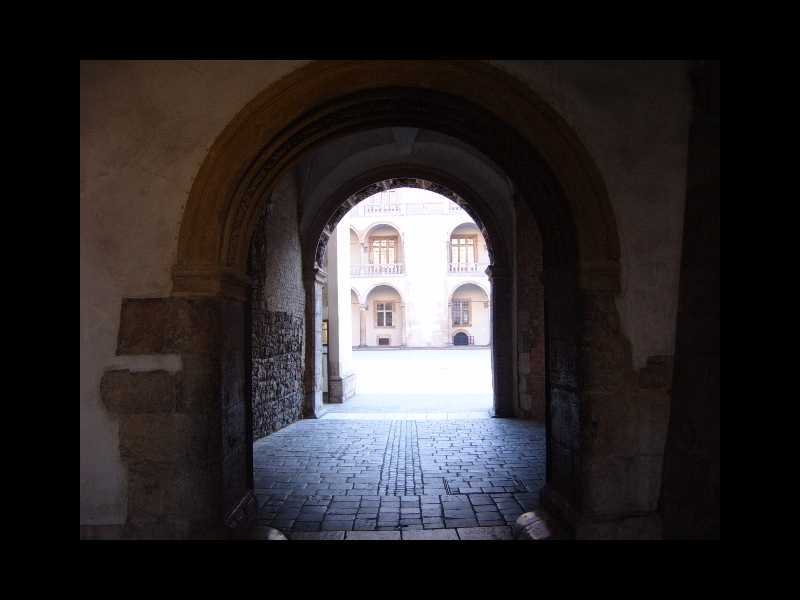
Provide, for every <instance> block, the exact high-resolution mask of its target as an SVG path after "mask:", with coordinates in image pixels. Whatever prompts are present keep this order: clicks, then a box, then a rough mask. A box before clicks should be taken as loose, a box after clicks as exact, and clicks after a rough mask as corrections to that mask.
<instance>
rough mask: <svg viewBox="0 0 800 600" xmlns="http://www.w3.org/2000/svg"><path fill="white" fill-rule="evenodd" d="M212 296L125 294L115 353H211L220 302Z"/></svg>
mask: <svg viewBox="0 0 800 600" xmlns="http://www.w3.org/2000/svg"><path fill="white" fill-rule="evenodd" d="M224 302H233V301H230V300H219V299H212V298H203V299H195V298H192V299H189V298H125V299H123V301H122V308H121V314H120V327H119V335H118V338H117V354H170V353H183V352H189V353H204V354H205V353H215V352H218V351H219V349H218V347H217V343H218V342H219V337H220V329H221V311H220V308H221V305H222V304H223V303H224Z"/></svg>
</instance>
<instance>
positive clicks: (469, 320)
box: [450, 298, 472, 327]
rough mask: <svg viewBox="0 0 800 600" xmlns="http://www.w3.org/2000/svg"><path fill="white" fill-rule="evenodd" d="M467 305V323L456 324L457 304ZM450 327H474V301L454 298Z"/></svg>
mask: <svg viewBox="0 0 800 600" xmlns="http://www.w3.org/2000/svg"><path fill="white" fill-rule="evenodd" d="M456 303H459V304H466V305H467V322H466V323H464V322H461V323H455V322H454V321H453V308H454V307H455V304H456ZM460 314H461V316H463V314H464V313H463V308H462V312H461V313H460ZM450 327H472V300H470V299H469V298H466V299H461V298H453V301H452V302H451V303H450Z"/></svg>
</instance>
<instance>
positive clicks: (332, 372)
mask: <svg viewBox="0 0 800 600" xmlns="http://www.w3.org/2000/svg"><path fill="white" fill-rule="evenodd" d="M349 281H350V226H349V221H348V219H347V218H344V219H342V220H341V221H340V222H339V224H338V225H337V226H336V229H335V230H334V232H333V234H332V235H331V237H330V239H329V240H328V290H327V292H328V365H329V371H328V401H329V402H331V403H335V404H339V403H342V402H344V401H345V400H347V399H348V398H350V397H352V396H353V395H354V394H355V373H353V369H352V351H353V345H352V341H351V339H350V337H351V335H352V334H351V330H352V324H351V323H350V320H351V318H352V311H351V300H350V285H349Z"/></svg>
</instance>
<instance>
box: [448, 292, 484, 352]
mask: <svg viewBox="0 0 800 600" xmlns="http://www.w3.org/2000/svg"><path fill="white" fill-rule="evenodd" d="M452 300H468V301H469V303H470V324H469V325H468V326H464V325H458V326H453V323H452V318H450V342H451V343H452V341H453V336H454V335H455V333H456V332H457V331H463V332H464V333H466V334H467V335H470V336H473V337H474V338H475V340H474V342H475V345H476V346H485V345H487V344H489V343H490V342H491V311H490V308H489V297H488V296H487V295H486V292H484V291H483V290H482V289H480V288H478V287H477V286H475V285H471V284H466V285H463V286H461V287H459V288H458V289H457V290H456V291H455V292H454V293H453V297H452Z"/></svg>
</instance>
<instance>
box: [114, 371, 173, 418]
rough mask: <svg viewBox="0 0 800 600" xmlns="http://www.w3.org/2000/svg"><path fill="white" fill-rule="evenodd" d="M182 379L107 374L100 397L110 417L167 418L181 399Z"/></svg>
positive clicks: (161, 374) (154, 373) (148, 373)
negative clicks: (158, 415) (144, 414)
mask: <svg viewBox="0 0 800 600" xmlns="http://www.w3.org/2000/svg"><path fill="white" fill-rule="evenodd" d="M181 384H182V376H181V374H180V373H169V372H167V371H146V372H133V373H132V372H131V371H127V370H125V371H107V372H106V373H104V374H103V378H102V379H101V381H100V397H101V398H102V401H103V404H104V405H105V406H106V408H108V410H109V411H111V412H112V413H114V414H118V415H119V414H137V413H146V414H168V413H171V412H173V411H174V410H175V408H176V406H177V404H178V403H179V401H180V398H181V396H182V386H181Z"/></svg>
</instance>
